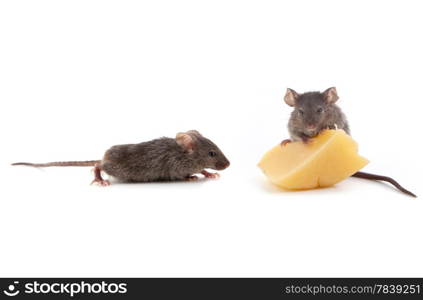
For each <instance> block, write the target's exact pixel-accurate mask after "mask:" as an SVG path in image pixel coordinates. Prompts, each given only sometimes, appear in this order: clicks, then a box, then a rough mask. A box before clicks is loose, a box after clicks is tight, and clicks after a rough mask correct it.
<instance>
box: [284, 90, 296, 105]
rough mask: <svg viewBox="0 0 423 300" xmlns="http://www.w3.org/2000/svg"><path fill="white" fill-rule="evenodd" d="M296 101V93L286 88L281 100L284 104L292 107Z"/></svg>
mask: <svg viewBox="0 0 423 300" xmlns="http://www.w3.org/2000/svg"><path fill="white" fill-rule="evenodd" d="M297 99H298V93H297V92H296V91H294V90H293V89H290V88H287V89H286V94H285V97H284V98H283V100H285V103H286V104H288V105H289V106H294V105H295V101H297Z"/></svg>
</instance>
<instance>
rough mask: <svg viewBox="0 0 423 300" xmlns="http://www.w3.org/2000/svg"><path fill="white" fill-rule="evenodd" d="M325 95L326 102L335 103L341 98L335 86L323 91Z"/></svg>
mask: <svg viewBox="0 0 423 300" xmlns="http://www.w3.org/2000/svg"><path fill="white" fill-rule="evenodd" d="M323 96H324V97H325V101H326V103H335V102H336V101H337V100H338V99H339V97H338V92H337V91H336V88H335V87H331V88H328V89H327V90H326V91H324V92H323Z"/></svg>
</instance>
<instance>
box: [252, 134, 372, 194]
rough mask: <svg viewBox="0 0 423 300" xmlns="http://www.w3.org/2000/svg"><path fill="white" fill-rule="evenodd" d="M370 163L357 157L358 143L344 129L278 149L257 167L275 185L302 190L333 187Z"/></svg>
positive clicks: (271, 151) (270, 152)
mask: <svg viewBox="0 0 423 300" xmlns="http://www.w3.org/2000/svg"><path fill="white" fill-rule="evenodd" d="M368 162H369V161H368V160H367V159H365V158H364V157H362V156H359V155H358V145H357V143H356V142H355V141H354V140H353V139H352V138H351V137H350V136H349V135H347V134H346V133H345V132H344V131H343V130H325V131H323V132H322V133H320V134H319V136H317V137H315V138H313V139H311V140H310V142H308V143H307V144H305V143H303V142H293V143H289V144H286V145H285V146H281V145H277V146H275V147H274V148H272V149H271V150H270V151H268V152H267V153H266V154H265V155H264V156H263V158H262V159H261V161H260V162H259V164H258V166H259V167H260V168H261V170H262V171H263V172H264V174H265V175H266V176H267V177H268V179H269V180H270V181H271V182H273V183H274V184H276V185H278V186H280V187H282V188H285V189H294V190H301V189H313V188H318V187H327V186H331V185H334V184H336V183H338V182H340V181H342V180H344V179H345V178H348V177H350V176H351V175H353V174H354V173H355V172H357V171H358V170H360V169H361V168H363V167H364V166H365V165H367V164H368Z"/></svg>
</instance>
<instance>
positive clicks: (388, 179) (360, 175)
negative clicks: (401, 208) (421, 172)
mask: <svg viewBox="0 0 423 300" xmlns="http://www.w3.org/2000/svg"><path fill="white" fill-rule="evenodd" d="M352 177H357V178H363V179H370V180H380V181H386V182H389V183H390V184H392V185H393V186H394V187H396V188H397V189H399V190H400V191H401V192H403V193H404V194H407V195H409V196H412V197H415V198H417V196H416V195H415V194H413V193H412V192H410V191H409V190H407V189H405V188H403V187H402V186H401V185H400V184H399V183H398V182H397V181H396V180H394V179H392V178H391V177H388V176H382V175H376V174H371V173H365V172H357V173H355V174H353V175H352Z"/></svg>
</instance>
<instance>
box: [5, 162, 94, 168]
mask: <svg viewBox="0 0 423 300" xmlns="http://www.w3.org/2000/svg"><path fill="white" fill-rule="evenodd" d="M100 162H101V160H86V161H54V162H49V163H43V164H33V163H27V162H17V163H13V164H12V166H29V167H36V168H45V167H90V166H92V167H93V166H95V164H98V163H100Z"/></svg>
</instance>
